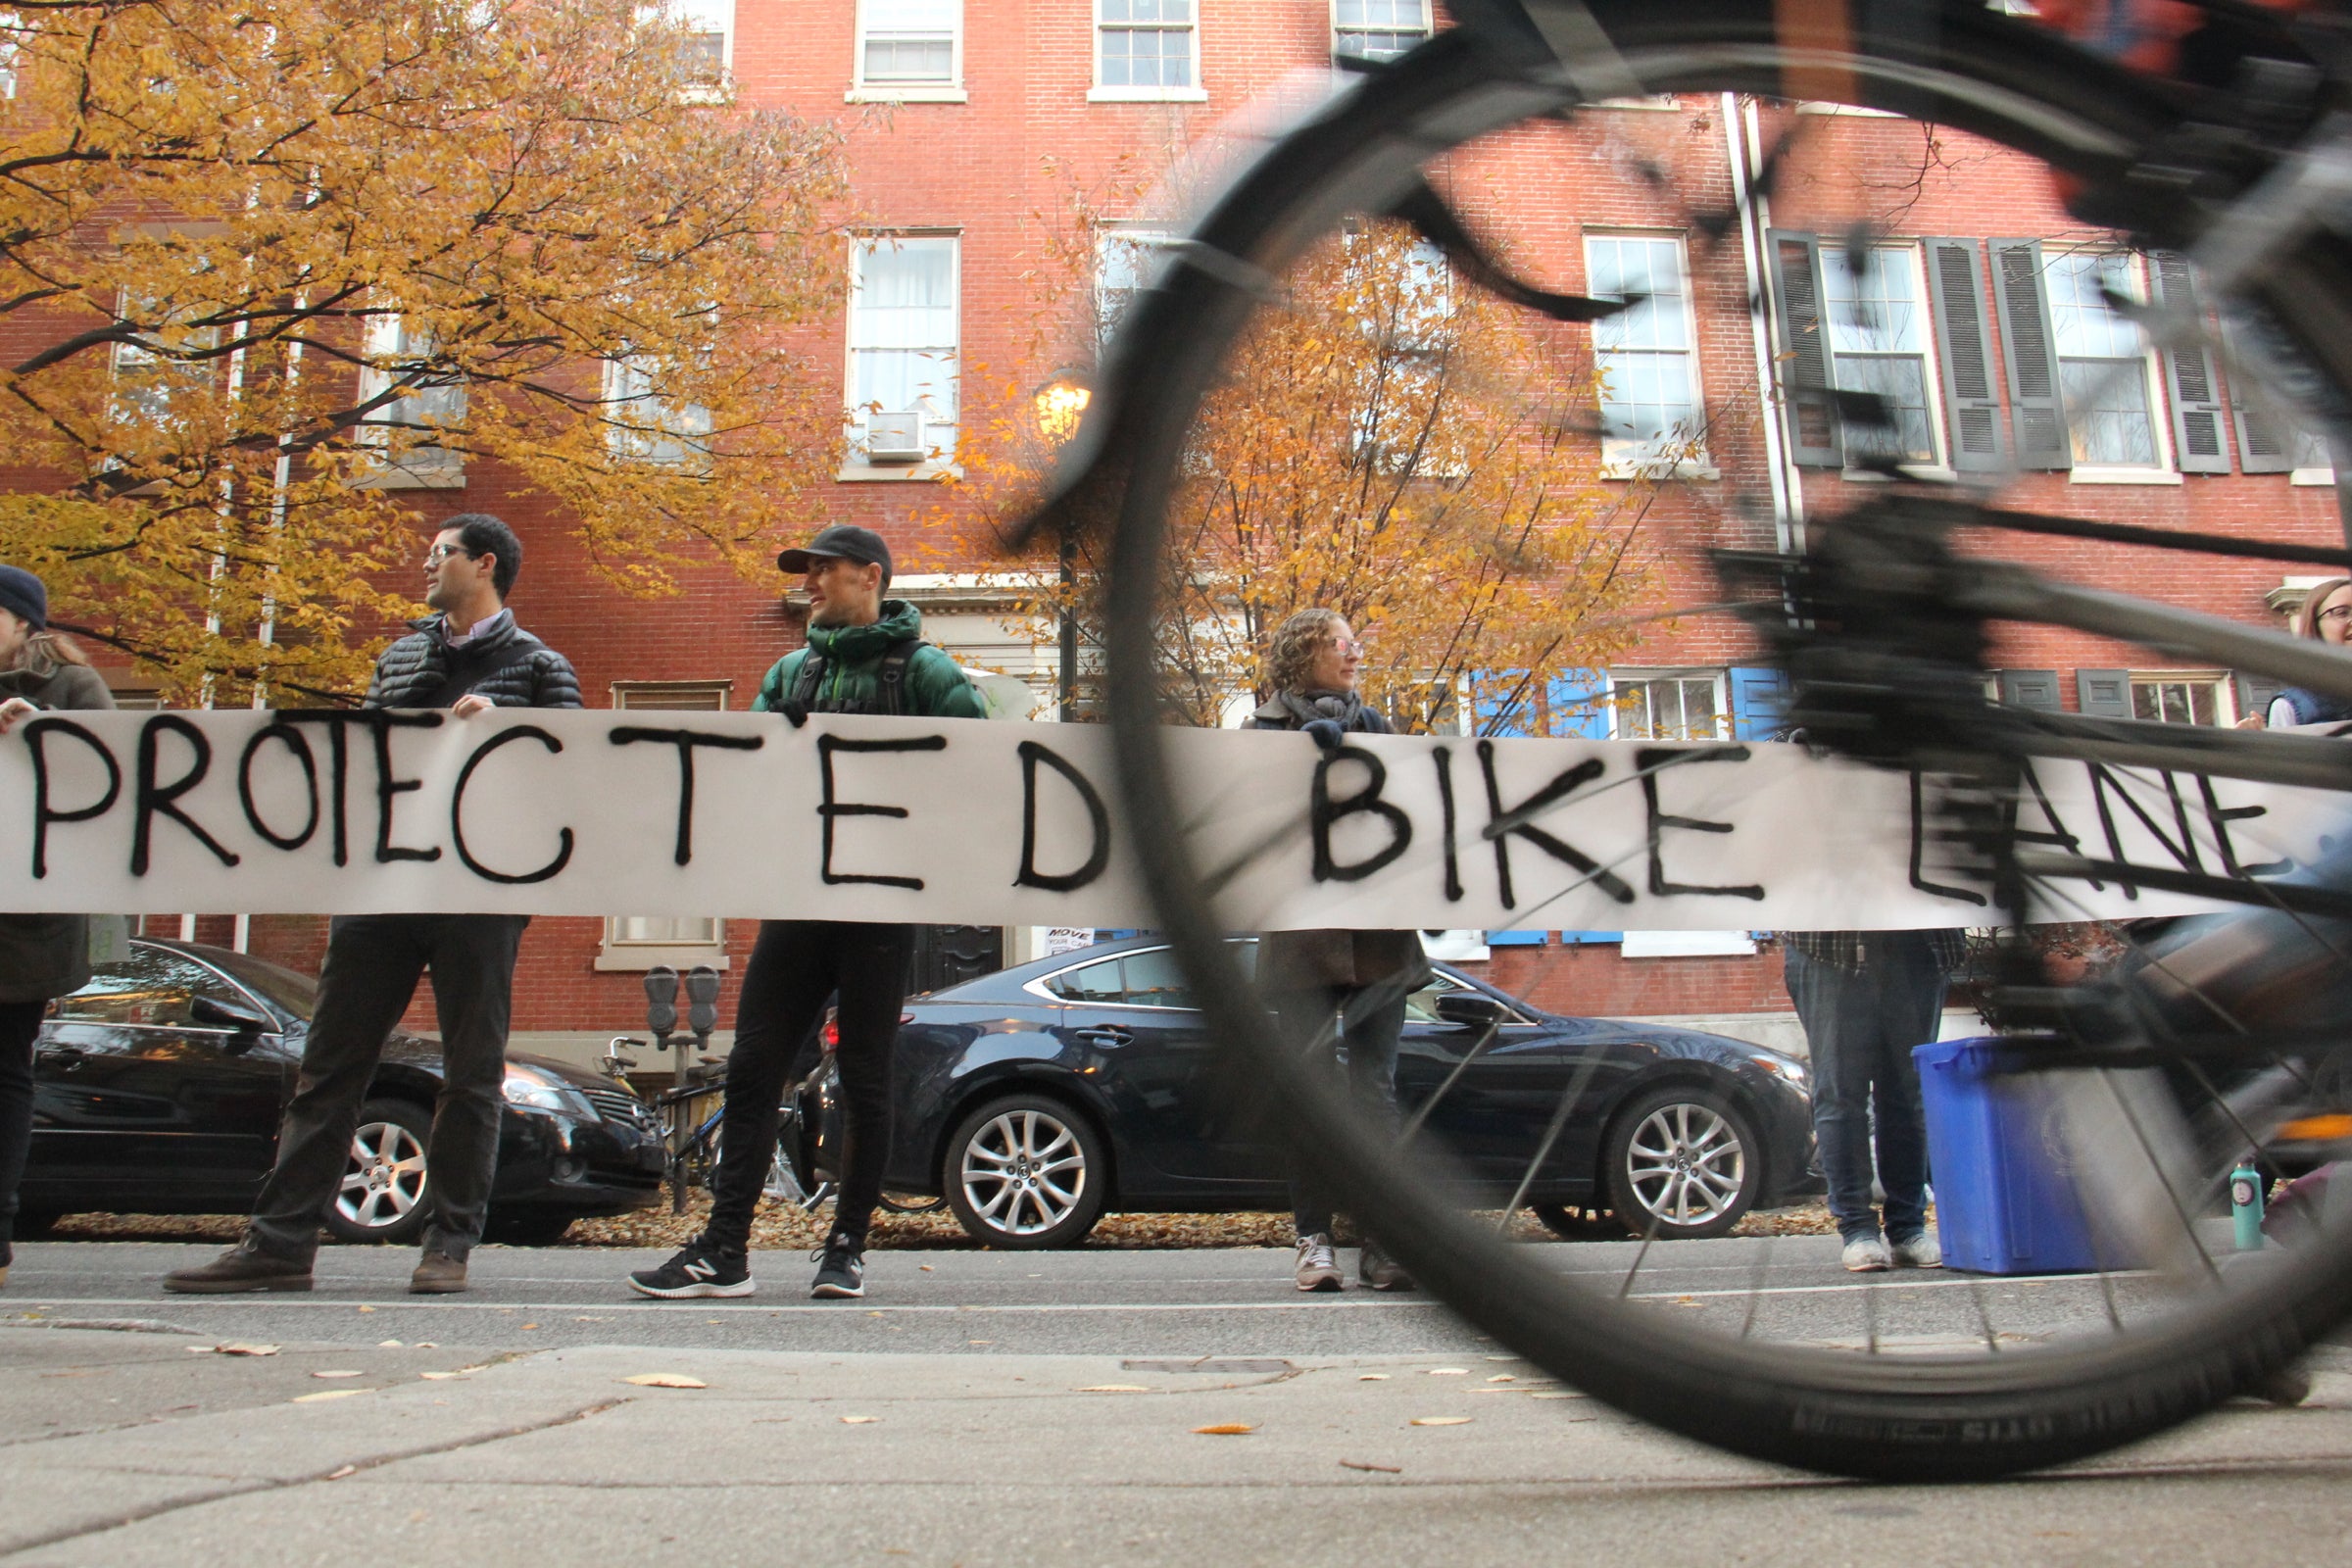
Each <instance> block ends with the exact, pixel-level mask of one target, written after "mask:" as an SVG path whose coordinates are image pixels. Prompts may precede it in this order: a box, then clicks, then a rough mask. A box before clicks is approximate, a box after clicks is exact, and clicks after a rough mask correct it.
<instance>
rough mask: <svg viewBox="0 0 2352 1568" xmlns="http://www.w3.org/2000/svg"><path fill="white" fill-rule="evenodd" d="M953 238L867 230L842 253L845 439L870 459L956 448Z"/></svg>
mask: <svg viewBox="0 0 2352 1568" xmlns="http://www.w3.org/2000/svg"><path fill="white" fill-rule="evenodd" d="M957 260H958V258H957V240H956V236H955V235H953V234H869V235H864V236H861V237H860V238H858V240H857V241H856V243H855V244H854V246H853V248H852V250H851V256H850V442H851V446H852V449H853V452H854V454H855V455H856V456H857V457H858V458H859V459H861V460H863V461H868V462H877V463H899V462H911V461H920V460H922V459H926V458H952V457H953V456H954V454H955V449H956V373H957V368H956V352H957V344H958V341H959V338H958V332H959V312H958V309H957Z"/></svg>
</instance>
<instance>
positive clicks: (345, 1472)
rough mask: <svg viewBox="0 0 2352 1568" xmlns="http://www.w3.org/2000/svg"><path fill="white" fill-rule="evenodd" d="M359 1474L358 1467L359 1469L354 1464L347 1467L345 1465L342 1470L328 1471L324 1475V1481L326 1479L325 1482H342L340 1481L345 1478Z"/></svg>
mask: <svg viewBox="0 0 2352 1568" xmlns="http://www.w3.org/2000/svg"><path fill="white" fill-rule="evenodd" d="M359 1473H360V1467H359V1466H358V1465H356V1464H347V1465H345V1466H344V1467H343V1468H342V1469H340V1470H329V1471H328V1472H327V1473H326V1479H327V1480H329V1481H340V1480H342V1479H343V1478H344V1477H345V1476H356V1475H358V1474H359Z"/></svg>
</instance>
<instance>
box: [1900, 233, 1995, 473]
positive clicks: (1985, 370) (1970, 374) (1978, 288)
mask: <svg viewBox="0 0 2352 1568" xmlns="http://www.w3.org/2000/svg"><path fill="white" fill-rule="evenodd" d="M1921 243H1922V244H1924V245H1925V246H1926V247H1927V257H1928V297H1929V298H1930V299H1931V300H1933V301H1934V302H1935V306H1936V361H1937V363H1938V364H1939V365H1940V366H1941V367H1942V369H1943V426H1944V430H1945V433H1946V436H1947V439H1948V440H1949V443H1950V445H1951V449H1952V450H1951V464H1952V466H1953V467H1955V468H1959V469H1963V470H1966V469H1976V470H1980V471H1982V470H1985V469H1999V468H2002V467H2005V466H2007V462H2008V460H2007V458H2006V457H2005V456H2004V455H2003V453H2002V451H2001V394H2000V389H1999V388H1998V387H1996V386H1994V385H1993V384H1992V342H1991V339H1990V337H1989V335H1988V334H1987V333H1986V331H1985V263H1984V259H1983V257H1982V255H1981V254H1980V253H1979V252H1978V250H1977V242H1976V241H1975V240H1973V239H1931V240H1923V241H1922V242H1921Z"/></svg>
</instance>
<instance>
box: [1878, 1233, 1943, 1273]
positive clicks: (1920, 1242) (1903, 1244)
mask: <svg viewBox="0 0 2352 1568" xmlns="http://www.w3.org/2000/svg"><path fill="white" fill-rule="evenodd" d="M1887 1260H1888V1261H1890V1262H1891V1263H1893V1264H1894V1266H1895V1267H1896V1268H1941V1267H1943V1249H1942V1248H1940V1247H1938V1246H1937V1245H1936V1238H1935V1237H1933V1236H1930V1235H1929V1234H1928V1233H1927V1232H1926V1231H1921V1232H1920V1233H1919V1234H1918V1235H1917V1236H1906V1237H1904V1238H1903V1239H1902V1240H1901V1241H1899V1242H1892V1241H1890V1242H1888V1243H1887Z"/></svg>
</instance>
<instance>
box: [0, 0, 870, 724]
mask: <svg viewBox="0 0 2352 1568" xmlns="http://www.w3.org/2000/svg"><path fill="white" fill-rule="evenodd" d="M0 69H5V71H6V72H7V73H9V74H10V76H11V77H12V78H13V87H14V91H13V93H11V94H9V95H7V96H5V97H0V174H4V175H5V177H4V178H0V560H5V561H7V562H10V563H12V564H22V565H25V566H27V567H30V568H31V569H33V570H35V571H37V572H39V573H41V574H42V575H43V576H44V577H45V578H46V579H47V580H48V582H49V586H50V590H51V594H52V596H53V603H54V604H56V605H57V607H58V613H59V618H60V619H61V620H62V621H65V622H67V623H71V624H75V625H79V626H82V627H86V628H88V629H89V630H90V631H91V632H92V633H94V634H95V635H96V636H97V637H98V638H100V639H101V640H103V641H106V642H110V643H112V644H114V645H115V646H117V647H119V648H121V649H123V650H125V651H127V652H128V653H130V654H132V655H133V656H135V657H136V658H137V659H138V660H140V661H141V662H143V663H144V664H145V665H146V666H147V668H148V670H149V671H150V672H152V673H154V674H156V675H157V676H159V677H161V678H162V680H163V681H164V682H165V684H166V685H167V686H168V687H169V688H171V689H172V690H173V691H175V692H176V693H178V694H179V695H181V696H183V697H187V696H193V695H194V694H196V693H198V692H206V693H209V694H211V695H212V696H213V697H214V698H215V699H216V700H218V701H223V702H243V701H247V700H250V698H251V695H252V694H253V693H254V691H255V690H256V688H257V686H258V688H259V689H260V691H261V692H262V693H263V694H264V696H265V698H266V700H268V701H270V702H271V703H272V704H275V705H279V706H285V705H291V704H297V703H301V702H304V701H318V700H331V699H334V698H337V697H340V696H345V695H348V694H349V693H350V692H352V691H353V690H354V689H355V687H356V686H357V685H358V684H359V683H360V682H361V681H362V680H363V679H364V676H365V672H366V668H367V661H368V653H369V651H370V648H369V642H368V640H369V639H370V638H371V637H373V636H375V635H376V634H377V633H378V632H379V631H380V629H381V627H382V626H383V624H384V622H385V619H386V617H388V616H394V615H398V614H401V613H414V611H415V609H416V608H417V607H415V606H414V605H413V603H412V602H411V601H410V600H409V598H408V595H409V593H410V592H411V591H412V590H413V589H414V587H415V585H416V582H417V578H416V577H415V575H414V573H413V572H412V571H411V570H410V569H409V568H410V567H411V566H412V565H413V564H414V560H415V556H416V553H417V547H418V529H417V514H416V512H415V511H414V503H415V501H416V499H417V495H418V492H419V489H420V488H429V487H433V486H445V485H449V484H451V483H452V482H453V481H454V480H455V479H456V477H457V475H458V474H459V473H461V472H463V471H466V469H469V468H470V469H473V470H474V471H477V472H478V471H479V467H480V466H487V465H495V466H498V467H500V468H502V469H503V470H505V473H506V474H507V475H508V476H510V477H511V478H512V480H513V481H515V484H516V485H517V487H518V488H521V489H524V490H527V491H535V492H537V493H538V494H539V495H541V496H543V497H547V498H552V500H553V501H554V502H556V503H557V504H558V505H559V506H560V507H561V508H562V509H563V510H564V512H565V513H566V514H567V515H569V516H570V517H572V518H574V519H576V529H577V536H578V537H577V545H578V548H579V551H580V553H581V555H582V556H583V557H584V558H585V560H586V561H587V562H588V563H589V564H590V566H591V568H592V569H593V570H594V571H595V572H597V573H598V574H600V575H601V576H602V578H603V579H604V580H605V581H607V582H608V583H610V584H612V585H614V586H616V587H618V588H620V589H622V590H624V591H628V592H633V593H639V594H660V593H663V592H668V591H672V589H673V587H674V582H673V577H674V573H675V572H676V571H677V569H678V568H679V567H680V566H681V565H683V564H687V563H690V562H703V563H707V562H709V561H711V559H713V558H715V559H718V560H722V561H726V562H728V563H731V564H735V565H737V566H738V567H740V568H742V569H746V570H751V569H755V568H756V567H758V566H760V564H764V561H765V560H766V559H767V558H768V557H770V556H771V555H772V551H773V549H774V548H775V545H774V542H773V541H775V540H776V539H777V538H779V537H780V536H782V535H785V534H788V533H797V532H800V531H803V530H805V529H806V528H807V527H808V526H809V523H810V521H811V520H812V518H813V516H814V515H815V500H814V497H815V493H816V492H815V488H814V487H815V486H816V485H817V484H818V483H819V481H820V480H821V479H822V478H824V477H825V463H826V461H827V460H828V459H829V458H830V457H831V456H832V455H833V453H834V451H835V449H836V448H837V446H838V444H839V430H840V421H841V400H840V395H839V392H838V383H839V375H838V372H837V371H832V372H831V373H827V372H826V371H825V369H824V368H821V367H819V366H817V365H815V364H814V363H813V362H812V360H811V358H810V357H809V354H808V353H807V352H806V350H807V348H808V347H809V343H808V342H807V341H806V340H804V338H803V337H802V336H801V334H802V333H803V332H804V330H805V328H806V327H807V326H808V325H809V324H810V323H812V322H816V321H820V320H822V319H824V318H825V317H826V316H827V315H828V314H829V313H830V312H831V311H833V309H834V308H835V306H836V302H837V301H838V299H839V297H840V291H841V288H842V276H841V273H842V270H843V269H842V263H843V254H842V253H843V247H842V245H841V243H840V240H839V235H838V230H837V228H836V227H835V226H834V225H835V223H836V222H837V220H838V216H839V215H838V214H837V212H836V211H835V209H836V206H837V204H838V203H839V201H840V200H841V198H842V196H843V191H844V183H843V173H842V165H841V162H840V158H839V151H838V146H837V138H836V136H835V134H834V133H833V132H832V131H830V130H826V129H821V128H817V127H812V126H810V125H809V124H806V123H802V122H800V121H798V120H796V119H794V118H792V117H790V116H788V115H785V114H782V113H775V112H765V111H761V112H753V111H748V110H741V109H738V108H736V107H735V106H733V105H732V104H730V103H728V102H726V101H725V100H726V94H725V89H724V86H723V84H721V83H716V82H714V81H711V80H710V79H709V76H708V66H707V56H705V55H704V54H703V53H701V52H699V51H698V50H697V49H696V47H695V44H694V40H692V39H691V38H690V37H689V36H688V34H687V33H686V31H685V30H684V28H683V27H682V26H680V25H677V24H675V23H670V22H664V21H662V20H661V16H660V13H659V12H658V11H656V10H654V9H653V8H649V7H645V6H642V5H640V4H638V3H636V0H564V3H563V4H560V5H544V4H533V3H526V0H423V3H419V4H409V5H383V4H380V3H375V0H233V3H231V0H98V3H91V4H71V3H67V4H43V5H39V6H29V5H28V6H21V7H17V8H15V9H13V10H11V9H7V8H0ZM394 568H398V569H397V570H395V569H394ZM387 573H389V575H387Z"/></svg>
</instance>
